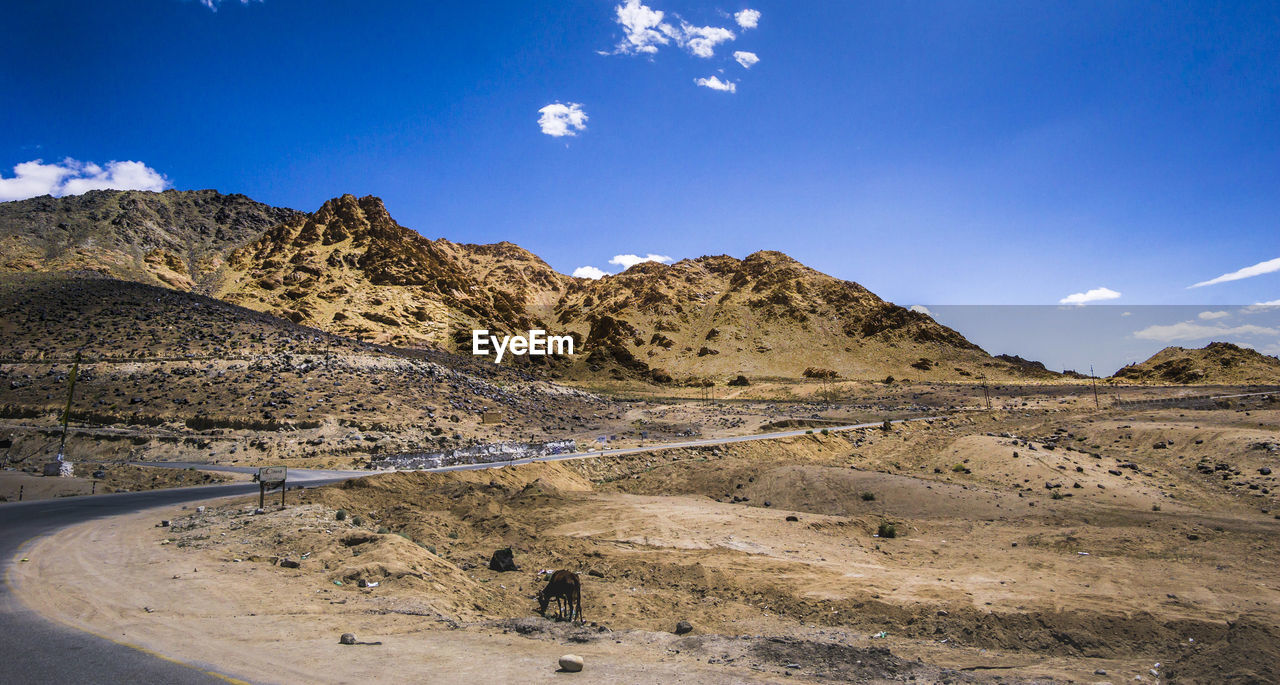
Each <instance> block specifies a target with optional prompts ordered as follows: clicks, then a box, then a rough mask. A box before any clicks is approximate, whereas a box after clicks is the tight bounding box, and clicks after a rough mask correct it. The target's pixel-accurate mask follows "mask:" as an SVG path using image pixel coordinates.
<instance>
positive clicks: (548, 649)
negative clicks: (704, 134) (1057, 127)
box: [14, 407, 1280, 682]
mask: <svg viewBox="0 0 1280 685" xmlns="http://www.w3.org/2000/svg"><path fill="white" fill-rule="evenodd" d="M1277 426H1280V411H1277V410H1274V409H1269V408H1265V407H1264V408H1261V409H1254V410H1251V411H1246V410H1243V409H1240V410H1225V411H1223V410H1219V411H1181V410H1165V411H1162V412H1145V413H1141V414H1135V415H1128V416H1119V415H1115V414H1111V413H1101V414H1095V413H1088V412H1072V411H1059V412H1042V411H1039V412H1033V411H1023V412H996V413H993V414H982V415H969V416H965V417H962V418H957V419H951V420H945V421H935V422H933V423H932V424H925V423H920V424H915V425H913V426H911V427H910V428H899V429H896V430H893V431H889V432H885V431H881V430H878V429H875V430H867V431H862V432H858V433H851V434H842V435H835V434H833V435H829V436H823V435H821V434H815V435H811V436H805V437H802V438H797V439H792V440H788V441H771V442H769V443H746V444H740V445H735V446H732V447H717V448H702V449H697V450H681V451H673V452H663V453H657V454H644V455H636V456H629V457H623V458H612V459H592V460H582V461H576V462H566V463H557V464H535V465H531V466H527V467H516V468H504V469H498V470H493V471H484V472H463V473H451V474H421V473H416V474H415V473H400V474H387V475H381V476H376V477H372V478H368V479H364V480H361V481H355V482H351V483H348V484H346V485H344V486H341V487H327V488H320V489H316V490H308V491H305V493H302V495H303V496H302V497H300V499H299V502H298V503H297V504H296V505H291V506H290V507H289V508H288V509H285V510H273V511H271V512H269V513H267V514H266V515H262V516H254V515H252V508H253V506H254V503H252V502H249V501H248V500H240V501H232V502H229V503H222V504H218V505H216V506H210V507H208V508H207V509H206V510H204V511H203V512H197V511H196V510H194V509H187V510H185V511H184V510H176V511H156V512H149V513H146V514H142V515H139V516H134V517H128V518H119V519H114V520H111V521H109V522H106V523H98V524H87V525H83V526H79V527H76V528H72V529H68V530H66V531H64V532H62V533H59V534H57V535H55V536H52V537H50V538H47V539H45V540H42V541H40V542H38V543H36V545H35V546H33V547H32V548H31V549H30V550H28V551H26V553H25V554H26V556H27V558H29V559H30V561H28V562H25V563H22V564H19V565H18V566H17V570H16V571H15V573H14V580H15V581H16V584H17V587H18V589H19V590H20V592H21V593H22V596H23V597H24V598H25V599H26V600H27V601H28V602H29V603H30V604H31V605H32V606H33V607H35V608H36V609H37V610H39V611H41V612H42V613H45V614H47V615H50V616H54V617H57V618H59V619H60V620H64V621H67V622H69V623H71V624H73V625H79V626H83V627H87V628H91V629H94V630H96V631H98V632H101V633H106V634H110V635H111V636H112V637H114V638H116V639H119V640H122V641H126V642H130V643H133V644H139V645H142V646H145V647H148V648H151V649H155V650H158V651H160V652H162V653H165V654H169V655H172V656H176V657H178V658H181V659H184V660H189V661H193V662H199V663H210V664H217V665H218V667H219V668H220V670H222V671H223V672H228V673H232V674H247V675H251V676H253V678H254V679H257V680H269V681H279V682H353V681H356V680H361V681H368V680H376V681H406V680H410V679H424V680H443V679H449V680H451V681H460V682H474V681H479V680H481V679H490V678H492V677H495V676H496V677H506V678H511V679H514V680H516V681H517V682H540V681H542V680H546V679H551V678H563V677H566V676H565V675H564V674H559V675H557V674H554V673H553V671H554V669H555V660H556V658H557V657H558V656H559V655H561V654H564V653H566V652H573V653H578V654H581V655H583V656H584V657H585V658H586V659H587V664H588V667H587V672H588V673H589V674H590V676H591V677H595V678H603V679H605V680H606V681H626V682H657V681H664V682H667V681H675V682H750V681H753V680H768V679H776V680H783V679H785V680H786V681H788V682H794V681H796V680H814V681H827V680H853V681H861V682H877V681H880V680H903V679H907V678H910V677H912V676H914V677H916V678H917V679H919V680H923V681H926V682H931V681H938V680H951V681H954V682H960V681H964V680H994V679H997V678H1000V679H1002V681H1003V682H1027V681H1029V682H1044V681H1048V680H1054V681H1076V682H1108V681H1111V682H1121V681H1134V680H1135V678H1136V677H1141V678H1143V679H1145V680H1146V681H1148V682H1151V681H1153V680H1157V679H1159V680H1162V681H1164V680H1168V681H1176V682H1227V681H1233V680H1232V679H1233V678H1234V682H1269V681H1274V680H1276V679H1277V678H1280V673H1277V671H1276V664H1277V663H1280V582H1277V579H1276V576H1275V574H1274V568H1275V564H1276V562H1277V561H1280V537H1278V536H1277V533H1280V521H1277V520H1276V518H1275V514H1274V513H1273V512H1275V511H1280V508H1276V502H1275V500H1276V497H1277V492H1276V491H1275V489H1274V487H1275V476H1274V475H1263V474H1262V473H1261V469H1264V468H1268V466H1267V465H1268V464H1271V465H1272V466H1275V462H1276V461H1277V459H1276V449H1273V448H1271V447H1269V445H1272V444H1274V441H1275V435H1276V427H1277ZM1266 436H1270V437H1266ZM1197 441H1199V442H1197ZM1157 444H1159V445H1161V446H1160V447H1157V446H1156V445H1157ZM1219 465H1223V466H1225V468H1222V469H1218V468H1217V467H1218V466H1219ZM1223 474H1226V477H1225V478H1224V477H1223ZM1076 486H1079V487H1076ZM1099 486H1101V487H1099ZM1250 486H1256V487H1250ZM1068 495H1069V496H1068ZM339 511H341V512H342V515H341V516H340V515H339ZM162 518H168V519H172V520H173V526H172V527H171V528H158V527H156V523H157V522H158V521H159V520H160V519H162ZM789 518H794V519H795V520H788V519H789ZM881 524H892V525H893V526H894V527H895V531H896V533H897V537H894V538H892V539H889V538H884V537H878V536H877V535H876V534H877V532H878V531H879V530H880V525H881ZM504 546H511V547H512V548H513V549H514V550H515V554H516V560H517V563H519V564H520V565H521V570H520V571H517V572H512V573H498V572H495V571H491V570H489V569H488V568H486V566H485V563H486V562H487V560H488V556H489V554H490V553H491V552H492V551H493V550H494V549H495V548H499V547H504ZM286 560H287V561H286ZM292 562H297V567H296V568H291V567H290V566H292V565H293V564H292ZM542 568H570V569H573V570H575V571H578V572H579V573H580V574H582V578H583V582H584V601H583V605H584V612H585V614H586V619H587V621H588V623H587V624H586V625H585V626H583V627H581V628H570V627H569V626H567V625H566V624H562V623H554V622H550V621H546V620H545V619H542V618H538V617H536V615H535V613H534V609H535V608H536V607H535V604H534V602H533V601H532V600H531V599H530V598H531V596H532V594H533V593H534V592H535V591H536V589H537V588H538V587H540V583H539V581H538V580H537V579H536V577H535V572H536V571H537V570H538V569H542ZM374 583H376V586H372V587H362V585H371V584H374ZM679 620H688V621H690V622H691V623H692V624H693V626H694V630H693V632H692V633H691V634H689V635H686V636H681V637H677V636H675V635H673V634H672V633H671V632H670V631H672V630H673V629H674V627H675V623H676V622H677V621H679ZM881 631H884V632H885V633H887V634H886V635H885V636H884V637H875V636H877V635H879V634H881ZM343 632H353V633H355V634H356V635H357V636H358V637H359V638H360V639H361V640H364V641H380V642H382V644H381V645H360V646H353V647H346V646H339V645H337V638H338V636H339V635H340V634H341V633H343ZM281 654H288V657H287V658H281V656H280V655H281ZM494 655H498V656H494ZM1157 664H1159V665H1158V666H1157ZM1153 670H1154V671H1155V674H1154V675H1153V674H1152V671H1153ZM1098 671H1105V672H1106V674H1107V675H1102V674H1099V673H1098Z"/></svg>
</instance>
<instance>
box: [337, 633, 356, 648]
mask: <svg viewBox="0 0 1280 685" xmlns="http://www.w3.org/2000/svg"><path fill="white" fill-rule="evenodd" d="M355 643H356V635H355V633H343V634H342V637H340V638H338V644H342V645H354V644H355Z"/></svg>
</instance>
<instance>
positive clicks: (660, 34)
mask: <svg viewBox="0 0 1280 685" xmlns="http://www.w3.org/2000/svg"><path fill="white" fill-rule="evenodd" d="M614 10H615V11H616V12H617V13H618V23H619V24H621V25H622V31H623V33H624V34H625V38H624V39H623V41H622V42H621V43H618V52H621V53H623V54H628V55H634V54H637V53H641V54H646V55H652V54H653V53H655V52H657V51H658V46H659V45H666V44H667V43H669V42H671V38H672V37H673V36H675V35H676V29H675V28H673V27H672V26H671V24H668V23H666V22H664V21H662V17H663V16H664V13H663V12H662V11H661V10H655V9H653V8H652V7H648V6H646V5H644V4H641V2H640V0H627V1H626V3H624V4H622V5H618V6H617V7H616V8H614Z"/></svg>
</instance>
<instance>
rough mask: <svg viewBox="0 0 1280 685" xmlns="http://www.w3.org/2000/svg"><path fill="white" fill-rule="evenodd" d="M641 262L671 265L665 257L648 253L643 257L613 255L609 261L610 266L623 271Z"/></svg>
mask: <svg viewBox="0 0 1280 685" xmlns="http://www.w3.org/2000/svg"><path fill="white" fill-rule="evenodd" d="M642 262H660V263H662V264H669V263H671V258H670V257H668V256H666V255H661V254H653V253H652V252H650V253H649V254H647V255H645V256H643V257H641V256H639V255H633V254H620V255H614V256H613V259H610V260H609V263H610V264H616V265H618V266H620V267H622V270H623V271H626V270H627V269H630V268H631V267H633V266H635V265H636V264H640V263H642Z"/></svg>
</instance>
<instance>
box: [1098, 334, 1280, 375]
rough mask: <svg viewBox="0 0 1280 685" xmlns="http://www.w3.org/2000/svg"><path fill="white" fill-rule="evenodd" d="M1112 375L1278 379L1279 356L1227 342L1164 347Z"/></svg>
mask: <svg viewBox="0 0 1280 685" xmlns="http://www.w3.org/2000/svg"><path fill="white" fill-rule="evenodd" d="M1113 378H1116V379H1118V380H1124V381H1131V382H1132V381H1137V382H1150V383H1183V384H1208V385H1239V384H1267V385H1271V384H1277V383H1280V359H1277V358H1276V357H1270V356H1267V355H1265V354H1262V353H1260V352H1258V351H1257V350H1251V349H1248V348H1244V347H1239V346H1237V345H1232V344H1231V343H1226V342H1211V343H1209V344H1208V345H1205V346H1204V347H1201V348H1198V349H1197V348H1192V349H1188V348H1185V347H1166V348H1164V349H1163V350H1160V351H1159V352H1157V353H1155V354H1154V355H1152V356H1151V358H1150V359H1147V360H1146V361H1144V362H1141V363H1138V364H1130V365H1128V366H1126V367H1124V368H1123V369H1120V370H1119V371H1117V372H1116V373H1115V375H1114V376H1113Z"/></svg>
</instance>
